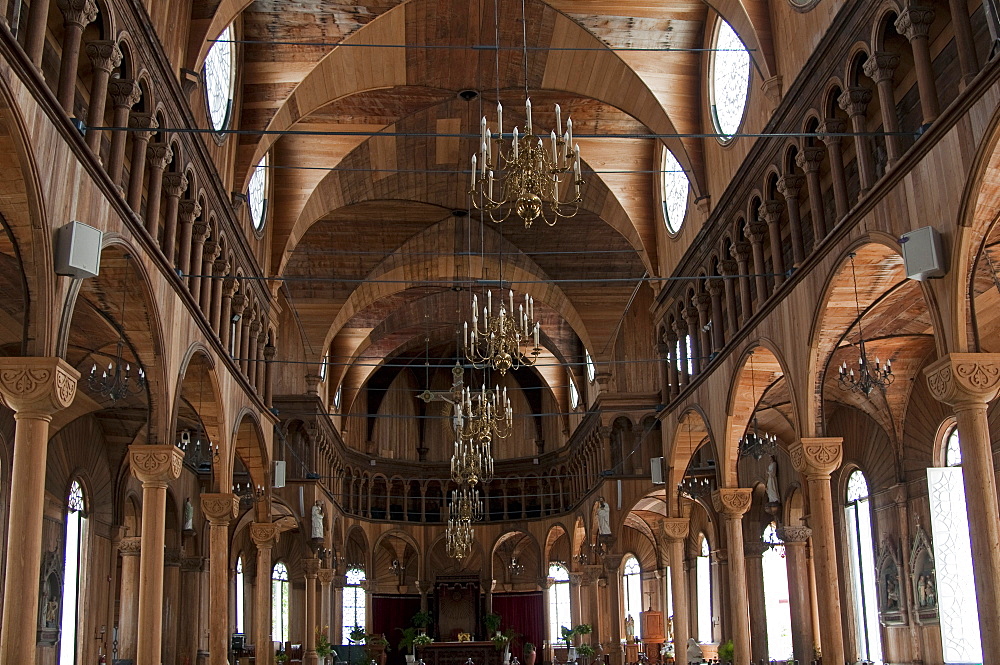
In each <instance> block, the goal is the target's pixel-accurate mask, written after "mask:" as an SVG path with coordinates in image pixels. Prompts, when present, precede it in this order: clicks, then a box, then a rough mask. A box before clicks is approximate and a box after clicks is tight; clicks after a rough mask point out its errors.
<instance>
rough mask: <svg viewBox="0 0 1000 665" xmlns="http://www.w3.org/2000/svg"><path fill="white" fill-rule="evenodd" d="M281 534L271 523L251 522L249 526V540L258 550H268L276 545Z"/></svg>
mask: <svg viewBox="0 0 1000 665" xmlns="http://www.w3.org/2000/svg"><path fill="white" fill-rule="evenodd" d="M280 537H281V532H280V531H278V525H277V524H274V523H273V522H253V523H252V524H251V525H250V540H252V541H253V544H254V545H256V546H257V549H259V550H269V549H271V548H272V547H274V546H275V545H277V544H278V539H279V538H280Z"/></svg>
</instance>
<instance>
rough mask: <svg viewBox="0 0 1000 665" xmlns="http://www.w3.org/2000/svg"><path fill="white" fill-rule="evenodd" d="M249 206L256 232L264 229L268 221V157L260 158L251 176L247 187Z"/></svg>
mask: <svg viewBox="0 0 1000 665" xmlns="http://www.w3.org/2000/svg"><path fill="white" fill-rule="evenodd" d="M247 205H248V206H249V208H250V220H251V221H252V222H253V228H254V230H255V231H260V230H261V229H262V228H264V220H265V219H267V155H264V156H263V157H261V158H260V161H259V162H257V166H255V167H254V169H253V174H251V175H250V185H249V187H247Z"/></svg>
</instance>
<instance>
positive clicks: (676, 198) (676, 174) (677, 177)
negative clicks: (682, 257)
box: [660, 148, 691, 234]
mask: <svg viewBox="0 0 1000 665" xmlns="http://www.w3.org/2000/svg"><path fill="white" fill-rule="evenodd" d="M690 188H691V183H690V182H689V181H688V177H687V173H685V172H684V169H683V168H682V167H681V165H680V162H678V161H677V158H676V157H674V153H672V152H670V150H668V149H667V148H664V149H663V156H662V157H661V158H660V198H661V199H662V200H663V221H664V222H665V223H666V225H667V230H668V231H670V233H671V234H674V233H677V232H678V231H680V230H681V227H682V226H683V225H684V217H685V216H686V215H687V208H688V192H689V190H690Z"/></svg>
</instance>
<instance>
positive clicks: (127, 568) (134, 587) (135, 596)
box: [118, 536, 142, 661]
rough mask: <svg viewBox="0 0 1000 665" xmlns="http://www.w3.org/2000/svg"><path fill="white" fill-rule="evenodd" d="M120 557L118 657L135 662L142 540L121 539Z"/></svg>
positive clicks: (135, 537) (137, 537) (119, 546)
mask: <svg viewBox="0 0 1000 665" xmlns="http://www.w3.org/2000/svg"><path fill="white" fill-rule="evenodd" d="M118 552H119V553H120V554H121V555H122V582H121V592H120V594H119V596H118V598H119V601H118V657H119V658H121V659H123V660H132V661H134V660H135V651H136V644H137V638H138V630H139V554H140V553H141V552H142V538H140V537H139V536H133V537H130V538H122V540H121V542H120V543H119V544H118Z"/></svg>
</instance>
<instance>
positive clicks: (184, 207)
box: [177, 199, 208, 284]
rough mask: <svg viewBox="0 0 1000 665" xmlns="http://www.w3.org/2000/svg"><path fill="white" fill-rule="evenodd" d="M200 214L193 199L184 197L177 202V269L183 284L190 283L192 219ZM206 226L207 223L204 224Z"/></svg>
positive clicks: (199, 207)
mask: <svg viewBox="0 0 1000 665" xmlns="http://www.w3.org/2000/svg"><path fill="white" fill-rule="evenodd" d="M199 216H201V204H200V203H198V201H196V200H195V199H184V200H183V201H181V202H180V203H179V204H178V208H177V219H178V221H179V222H180V233H179V237H178V238H177V269H178V270H179V271H180V273H181V280H182V281H183V282H184V283H185V284H190V283H191V248H192V239H193V234H194V229H193V227H194V220H195V219H197V218H198V217H199ZM204 226H205V228H206V229H207V228H208V225H207V224H205V225H204Z"/></svg>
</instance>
